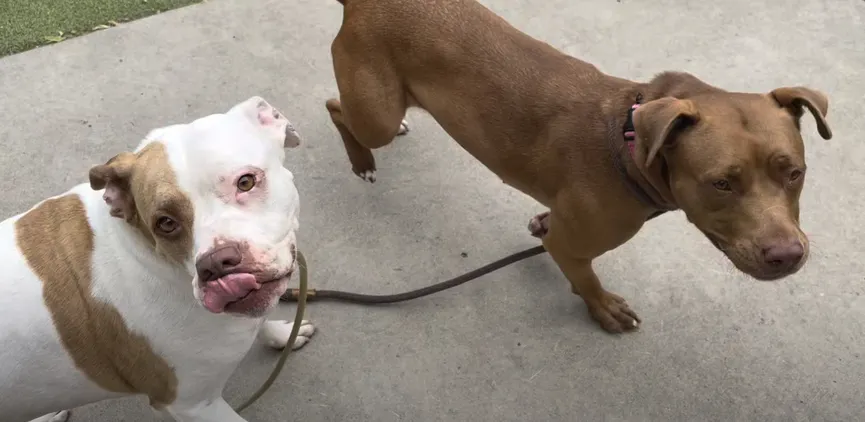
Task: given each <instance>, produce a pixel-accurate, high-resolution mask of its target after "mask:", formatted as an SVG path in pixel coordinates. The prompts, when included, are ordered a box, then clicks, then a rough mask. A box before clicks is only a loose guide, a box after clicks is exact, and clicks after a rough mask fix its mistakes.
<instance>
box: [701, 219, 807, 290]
mask: <svg viewBox="0 0 865 422" xmlns="http://www.w3.org/2000/svg"><path fill="white" fill-rule="evenodd" d="M700 231H702V232H703V234H704V235H705V236H706V238H707V239H709V242H711V243H712V245H713V246H714V247H715V248H716V249H718V250H719V251H721V252H722V253H723V254H724V256H726V257H727V259H728V260H729V261H730V262H731V263H732V264H733V265H734V266H735V267H736V268H737V269H738V270H739V271H741V272H743V273H745V274H747V275H749V276H751V277H753V278H755V279H757V280H759V281H776V280H779V279H782V278H784V277H787V276H789V275H792V274H795V273H796V272H797V271H799V269H800V268H802V266H803V264H804V261H805V259H803V260H802V262H800V263H799V264H798V265H796V266H795V267H793V268H786V269H777V268H773V267H771V266H765V265H760V264H758V263H756V262H753V261H752V260H749V259H745V258H743V257H742V256H740V254H737V253H736V252H735V251H734V250H733V249H734V248H732V247H731V246H730V244H729V243H728V242H725V241H724V240H722V239H721V238H720V237H718V236H716V235H713V234H712V233H709V232H707V231H705V230H700Z"/></svg>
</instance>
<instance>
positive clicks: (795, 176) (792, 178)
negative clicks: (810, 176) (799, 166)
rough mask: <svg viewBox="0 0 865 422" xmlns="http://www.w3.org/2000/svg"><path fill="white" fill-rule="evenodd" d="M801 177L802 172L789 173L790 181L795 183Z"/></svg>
mask: <svg viewBox="0 0 865 422" xmlns="http://www.w3.org/2000/svg"><path fill="white" fill-rule="evenodd" d="M800 177H802V170H793V171H791V172H790V181H791V182H795V181H797V180H799V178H800Z"/></svg>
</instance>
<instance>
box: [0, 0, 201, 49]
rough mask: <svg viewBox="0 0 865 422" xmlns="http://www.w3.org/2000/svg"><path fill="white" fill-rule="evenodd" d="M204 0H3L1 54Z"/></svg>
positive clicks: (0, 27)
mask: <svg viewBox="0 0 865 422" xmlns="http://www.w3.org/2000/svg"><path fill="white" fill-rule="evenodd" d="M201 1H202V0H0V57H2V56H6V55H9V54H15V53H20V52H22V51H25V50H29V49H31V48H35V47H38V46H40V45H44V44H49V43H53V42H60V41H63V40H65V39H68V38H71V37H76V36H79V35H83V34H86V33H88V32H92V31H94V30H98V29H99V28H104V27H106V26H113V25H117V24H119V23H122V22H128V21H130V20H134V19H139V18H143V17H145V16H149V15H153V14H156V13H159V12H162V11H165V10H169V9H174V8H177V7H181V6H186V5H188V4H192V3H199V2H201ZM100 25H102V26H100Z"/></svg>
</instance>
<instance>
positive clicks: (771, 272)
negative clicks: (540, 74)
mask: <svg viewBox="0 0 865 422" xmlns="http://www.w3.org/2000/svg"><path fill="white" fill-rule="evenodd" d="M760 252H761V258H762V263H761V266H762V267H763V272H764V274H765V275H766V277H760V278H765V279H769V280H772V279H777V278H781V277H784V276H787V275H790V274H792V273H794V272H796V270H798V269H799V267H800V264H801V263H802V260H803V259H804V258H805V245H803V244H802V242H801V241H800V240H799V238H798V237H787V238H781V239H778V240H773V241H770V242H767V243H766V244H765V245H763V246H762V248H761V251H760Z"/></svg>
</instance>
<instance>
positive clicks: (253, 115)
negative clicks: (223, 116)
mask: <svg viewBox="0 0 865 422" xmlns="http://www.w3.org/2000/svg"><path fill="white" fill-rule="evenodd" d="M231 112H239V113H243V114H244V115H245V116H246V117H247V118H249V119H250V120H252V122H253V123H255V124H257V125H259V126H260V127H261V128H263V129H265V131H266V132H267V133H268V134H270V135H271V136H272V137H273V139H274V140H275V141H276V142H279V143H280V144H282V147H283V148H296V147H297V146H299V145H300V135H299V134H298V133H297V130H295V129H294V126H293V125H292V124H291V122H290V121H288V119H287V118H286V117H285V115H284V114H282V113H281V112H280V111H279V110H277V109H276V107H273V106H272V105H270V103H268V102H267V101H265V100H264V98H261V97H258V96H255V97H252V98H250V99H248V100H246V101H244V102H242V103H240V104H238V105H236V106H234V107H233V108H232V109H231V110H230V111H229V113H231Z"/></svg>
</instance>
